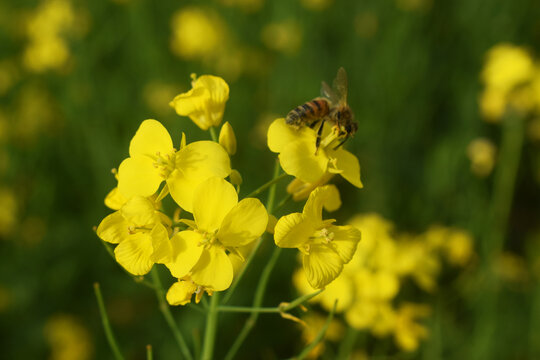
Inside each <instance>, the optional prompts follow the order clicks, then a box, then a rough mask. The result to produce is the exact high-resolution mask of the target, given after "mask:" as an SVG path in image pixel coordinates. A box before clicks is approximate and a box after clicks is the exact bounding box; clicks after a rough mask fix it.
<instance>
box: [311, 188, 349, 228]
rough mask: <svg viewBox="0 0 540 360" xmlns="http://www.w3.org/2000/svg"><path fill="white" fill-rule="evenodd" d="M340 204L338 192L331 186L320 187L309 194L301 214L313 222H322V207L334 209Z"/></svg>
mask: <svg viewBox="0 0 540 360" xmlns="http://www.w3.org/2000/svg"><path fill="white" fill-rule="evenodd" d="M339 204H341V199H340V198H339V192H338V190H337V188H336V187H335V186H333V185H326V186H320V187H318V188H316V189H315V190H313V191H312V192H311V194H309V198H308V200H307V201H306V205H304V211H303V213H304V214H305V215H306V217H308V218H309V219H310V220H312V221H314V222H317V223H318V222H321V221H322V209H323V206H325V208H326V207H330V208H331V209H334V208H335V207H336V206H337V205H339Z"/></svg>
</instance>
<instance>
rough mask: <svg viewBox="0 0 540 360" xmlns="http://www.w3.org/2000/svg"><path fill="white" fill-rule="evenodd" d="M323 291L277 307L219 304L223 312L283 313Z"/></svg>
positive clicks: (219, 308)
mask: <svg viewBox="0 0 540 360" xmlns="http://www.w3.org/2000/svg"><path fill="white" fill-rule="evenodd" d="M323 291H324V289H321V290H317V291H315V292H314V293H311V294H307V295H304V296H300V297H299V298H297V299H294V300H293V301H292V302H290V303H287V304H286V305H285V304H283V305H280V306H277V307H251V306H249V307H248V306H219V307H218V310H219V311H222V312H248V313H283V312H287V311H289V310H292V309H294V308H295V307H297V306H298V305H300V304H303V303H304V302H306V301H308V300H310V299H311V298H313V297H315V296H317V295H319V294H320V293H321V292H323Z"/></svg>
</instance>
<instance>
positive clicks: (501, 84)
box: [480, 43, 540, 122]
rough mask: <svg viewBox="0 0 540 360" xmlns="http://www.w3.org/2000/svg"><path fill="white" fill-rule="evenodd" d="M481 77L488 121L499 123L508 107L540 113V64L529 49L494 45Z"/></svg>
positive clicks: (481, 101) (482, 102) (482, 107)
mask: <svg viewBox="0 0 540 360" xmlns="http://www.w3.org/2000/svg"><path fill="white" fill-rule="evenodd" d="M481 78H482V82H483V83H484V85H485V88H484V91H483V93H482V95H481V97H480V107H481V110H482V114H483V115H484V117H485V119H486V120H487V121H492V122H497V121H499V120H500V119H501V117H502V116H503V115H504V113H505V112H506V110H507V108H508V107H509V106H510V107H511V108H513V109H514V110H517V111H519V112H523V113H529V112H536V113H538V111H539V110H540V65H538V64H537V63H536V60H535V59H533V57H532V55H531V54H530V53H529V51H527V49H525V48H523V47H519V46H515V45H512V44H506V43H505V44H498V45H496V46H494V47H493V48H491V49H490V50H489V52H488V54H487V58H486V63H485V64H484V68H483V70H482V75H481Z"/></svg>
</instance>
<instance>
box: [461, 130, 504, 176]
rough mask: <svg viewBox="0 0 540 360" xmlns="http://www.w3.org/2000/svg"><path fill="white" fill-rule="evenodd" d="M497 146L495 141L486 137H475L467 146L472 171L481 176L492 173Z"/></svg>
mask: <svg viewBox="0 0 540 360" xmlns="http://www.w3.org/2000/svg"><path fill="white" fill-rule="evenodd" d="M496 152H497V150H496V148H495V145H494V144H493V142H491V141H490V140H488V139H485V138H478V139H474V140H473V141H471V142H470V143H469V146H467V156H468V157H469V160H470V161H471V171H472V172H473V173H474V174H475V175H476V176H479V177H486V176H488V175H489V174H491V171H492V170H493V167H494V166H495V155H496Z"/></svg>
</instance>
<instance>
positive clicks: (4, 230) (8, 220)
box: [0, 187, 19, 237]
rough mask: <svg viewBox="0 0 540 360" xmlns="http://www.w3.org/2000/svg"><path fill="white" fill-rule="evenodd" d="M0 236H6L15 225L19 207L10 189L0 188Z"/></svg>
mask: <svg viewBox="0 0 540 360" xmlns="http://www.w3.org/2000/svg"><path fill="white" fill-rule="evenodd" d="M0 204H2V206H0V236H2V237H4V236H8V235H9V234H11V233H12V232H13V228H14V227H15V224H16V223H17V213H18V208H19V205H18V203H17V198H16V197H15V193H14V192H13V190H12V189H10V188H8V187H1V188H0Z"/></svg>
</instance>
